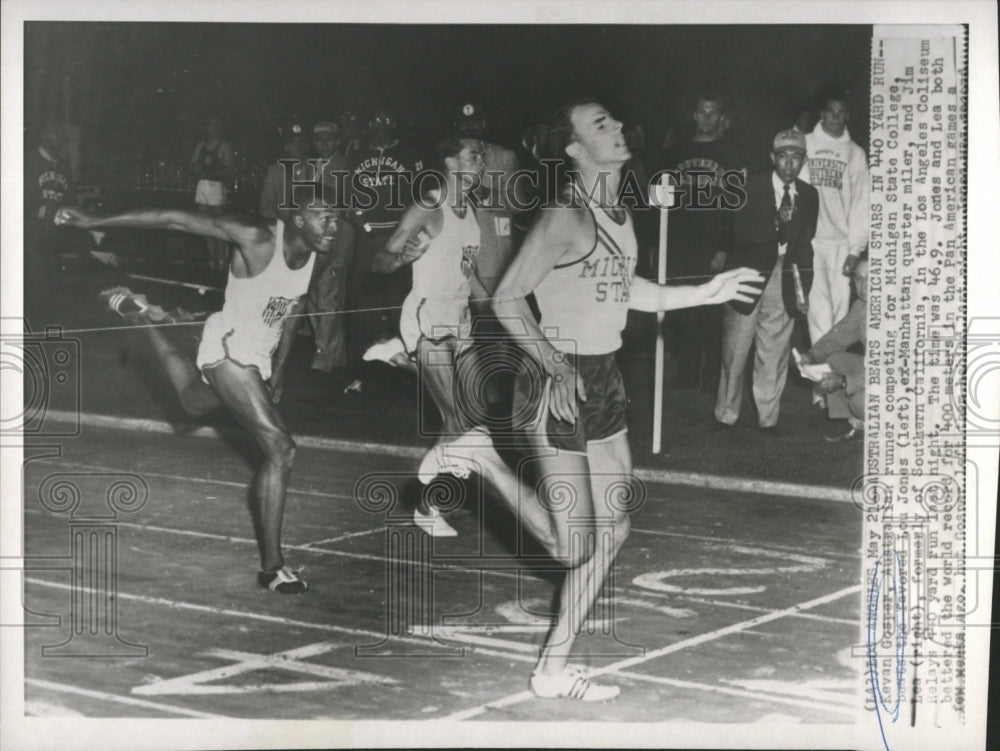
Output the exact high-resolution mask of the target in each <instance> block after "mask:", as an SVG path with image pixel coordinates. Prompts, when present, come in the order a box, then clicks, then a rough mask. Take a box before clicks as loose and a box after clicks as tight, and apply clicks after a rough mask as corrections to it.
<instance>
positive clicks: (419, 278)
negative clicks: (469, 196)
mask: <svg viewBox="0 0 1000 751" xmlns="http://www.w3.org/2000/svg"><path fill="white" fill-rule="evenodd" d="M430 195H432V196H433V197H434V198H435V199H437V195H436V194H434V193H431V194H430ZM441 216H442V217H443V221H442V223H441V232H440V233H439V234H438V236H437V237H435V238H433V239H432V240H431V241H430V245H429V246H428V248H427V251H426V252H425V253H424V254H423V255H422V256H420V258H418V259H417V260H416V261H414V262H413V292H414V293H415V294H416V295H418V296H419V297H422V298H432V299H433V298H441V299H445V298H447V299H455V298H463V299H464V298H468V296H469V293H470V292H471V291H472V288H471V285H470V283H469V279H470V278H471V277H472V274H473V273H475V269H476V256H477V255H478V254H479V222H477V221H476V214H475V212H474V211H473V210H472V206H471V204H469V203H468V202H466V209H465V216H464V217H459V216H457V215H456V214H455V212H454V211H453V210H452V208H451V206H449V205H447V203H446V204H445V205H443V206H442V207H441Z"/></svg>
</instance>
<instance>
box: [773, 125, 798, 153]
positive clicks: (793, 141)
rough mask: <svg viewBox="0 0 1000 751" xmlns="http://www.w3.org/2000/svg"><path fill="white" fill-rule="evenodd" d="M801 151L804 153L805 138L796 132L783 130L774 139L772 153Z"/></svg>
mask: <svg viewBox="0 0 1000 751" xmlns="http://www.w3.org/2000/svg"><path fill="white" fill-rule="evenodd" d="M782 150H785V151H801V152H802V153H803V154H805V153H806V137H805V135H804V134H802V133H799V132H798V131H797V130H791V129H789V130H783V131H781V132H780V133H778V135H776V136H775V137H774V147H773V148H772V151H782Z"/></svg>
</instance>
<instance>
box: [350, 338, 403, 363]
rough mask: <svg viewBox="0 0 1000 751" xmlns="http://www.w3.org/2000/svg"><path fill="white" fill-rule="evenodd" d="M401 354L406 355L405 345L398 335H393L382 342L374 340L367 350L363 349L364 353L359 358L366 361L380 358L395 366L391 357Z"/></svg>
mask: <svg viewBox="0 0 1000 751" xmlns="http://www.w3.org/2000/svg"><path fill="white" fill-rule="evenodd" d="M399 355H402V356H403V357H407V354H406V347H404V346H403V340H402V339H400V338H399V337H398V336H394V337H393V338H392V339H386V340H385V341H384V342H375V344H373V345H372V346H370V347H369V348H368V349H367V350H365V353H364V355H362V356H361V359H363V360H365V361H366V362H370V361H372V360H381V361H382V362H385V363H388V364H389V365H393V366H395V365H396V363H395V362H394V360H393V358H395V357H397V356H399Z"/></svg>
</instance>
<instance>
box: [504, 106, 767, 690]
mask: <svg viewBox="0 0 1000 751" xmlns="http://www.w3.org/2000/svg"><path fill="white" fill-rule="evenodd" d="M549 139H550V143H549V151H550V153H551V155H552V156H556V157H559V158H562V159H564V160H566V161H567V162H568V163H569V166H570V167H571V168H572V170H573V173H572V187H569V188H568V189H567V190H565V191H564V192H563V193H562V194H561V200H562V202H561V203H560V205H557V206H554V207H551V206H550V207H548V208H543V210H542V211H541V212H540V216H539V219H538V221H537V222H536V223H535V225H534V226H533V227H532V228H531V231H530V232H529V233H528V236H527V238H526V239H525V242H524V245H522V246H521V250H520V252H519V253H518V255H517V257H515V259H514V261H513V263H512V264H511V266H510V268H509V269H508V270H507V273H506V274H505V275H504V278H503V279H502V280H501V282H500V285H499V287H498V288H497V291H496V299H495V300H494V305H493V307H494V310H495V311H496V314H497V318H499V319H500V321H501V322H502V323H503V324H504V325H505V326H506V327H507V329H508V331H509V332H510V335H511V337H513V338H514V340H515V341H516V342H518V343H519V344H521V345H522V346H523V348H524V351H525V352H526V353H527V354H528V355H529V356H530V358H531V363H532V364H533V366H534V370H533V373H527V374H524V375H523V376H522V375H519V376H518V386H515V409H517V403H516V402H517V396H518V394H519V393H520V394H521V395H522V396H524V395H525V394H527V395H528V396H530V394H531V392H532V391H534V392H535V393H536V394H538V393H540V394H541V395H542V396H541V399H540V400H538V399H537V398H536V399H535V402H536V407H535V408H534V409H533V410H531V409H529V410H527V413H528V414H533V415H536V416H537V420H536V423H535V425H534V426H533V427H534V430H531V431H528V432H527V438H528V440H529V445H530V446H531V447H532V449H533V453H534V454H535V461H536V463H537V469H538V474H539V477H540V488H541V492H540V496H541V498H536V497H534V496H527V497H525V498H523V499H522V502H521V508H520V513H521V518H522V519H524V518H525V517H527V516H529V515H534V517H535V518H537V516H539V515H541V516H542V517H544V518H545V519H546V520H547V524H548V525H550V526H549V529H550V530H551V534H552V536H553V537H554V538H555V541H554V544H553V543H549V542H546V541H544V540H542V544H543V545H545V546H546V549H547V550H548V551H549V553H550V554H551V555H552V556H553V557H554V558H556V559H557V560H559V561H561V562H563V563H564V564H565V565H566V567H567V572H566V579H565V581H564V583H563V587H562V591H561V592H560V595H559V613H558V616H557V618H556V621H555V625H554V627H553V628H552V630H551V631H550V632H549V634H548V636H547V637H546V641H545V645H544V647H543V648H542V653H541V657H540V659H539V661H538V664H537V665H536V666H535V670H534V673H533V674H532V676H531V680H530V684H529V685H530V687H531V690H532V691H533V692H534V693H535V695H537V696H543V697H565V698H571V699H578V700H582V701H603V700H606V699H611V698H613V697H615V696H617V695H618V693H619V688H618V687H617V686H608V685H598V684H595V683H592V682H591V681H590V680H589V679H588V678H587V676H586V673H585V671H581V670H579V669H574V668H570V667H569V665H568V660H569V656H570V652H571V650H572V648H573V644H574V642H575V640H576V637H577V636H578V635H579V633H580V631H581V629H582V627H583V624H584V623H585V621H586V619H587V617H588V615H589V613H590V611H591V608H592V607H593V605H594V602H595V601H596V600H597V596H598V594H599V593H600V591H601V588H602V586H603V583H604V582H605V580H606V578H607V576H608V573H609V571H610V569H611V565H612V563H613V562H614V559H615V556H616V555H617V553H618V551H619V549H620V548H621V546H622V545H623V544H624V542H625V539H626V538H627V537H628V533H629V519H628V515H627V511H628V510H629V508H628V507H629V499H630V498H631V497H641V494H632V495H629V493H628V490H627V489H628V488H629V486H630V484H631V482H632V457H631V453H630V450H629V445H628V436H627V432H626V426H625V392H624V387H623V385H622V381H621V375H620V373H619V372H618V368H617V366H616V365H615V362H614V353H615V351H616V350H617V349H618V348H619V347H620V346H621V332H622V329H623V328H624V327H625V316H626V312H627V310H628V309H635V310H642V311H649V312H656V311H660V310H669V309H673V308H681V307H687V306H692V305H709V304H714V303H721V302H725V301H727V300H730V299H749V298H748V295H749V293H751V292H752V291H754V290H753V288H752V287H750V286H748V285H747V284H746V282H748V281H752V280H757V279H759V278H760V275H759V274H757V272H755V271H752V270H749V269H736V270H734V271H731V272H728V273H726V274H720V275H719V276H717V277H715V278H714V279H713V280H712V281H710V282H708V283H707V284H704V285H702V286H700V287H666V286H664V287H661V286H658V285H656V284H653V283H652V282H650V281H647V280H645V279H641V278H637V277H634V272H635V260H634V259H635V238H634V235H633V234H632V228H631V222H630V220H629V217H628V212H627V210H626V209H625V208H623V207H622V206H620V205H619V203H618V194H619V186H620V179H621V168H622V166H623V165H624V164H625V162H626V161H627V160H628V159H629V157H630V153H629V149H628V146H627V145H626V143H625V138H624V136H623V134H622V124H621V123H620V122H618V121H617V120H615V119H614V118H613V117H612V116H611V114H610V113H609V112H608V111H607V110H606V109H605V108H604V107H603V106H602V105H601V104H599V103H598V102H596V101H594V100H583V101H579V102H574V103H572V104H569V105H567V106H565V107H563V108H562V109H560V110H559V112H558V113H557V114H556V116H555V117H554V118H553V119H552V121H551V123H550V125H549ZM532 292H534V293H535V296H536V298H537V300H538V307H539V309H540V311H541V321H540V322H537V321H536V320H535V318H534V316H533V315H532V313H531V310H530V307H529V305H528V303H527V300H526V299H525V298H526V297H527V296H528V295H529V294H531V293H532ZM532 381H533V388H527V389H525V388H519V386H523V385H524V384H525V382H527V384H528V386H529V387H530V386H532ZM553 447H555V448H556V449H558V450H555V451H554V450H553ZM567 483H569V484H570V485H572V488H570V489H568V488H567V487H566V484H567ZM567 498H570V499H572V500H573V502H570V503H567V502H566V499H567ZM605 520H607V521H605ZM534 524H536V525H537V524H538V522H537V521H535V522H534ZM605 594H606V596H610V595H611V594H612V593H610V592H607V593H605ZM612 620H613V619H612Z"/></svg>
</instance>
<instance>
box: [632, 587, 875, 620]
mask: <svg viewBox="0 0 1000 751" xmlns="http://www.w3.org/2000/svg"><path fill="white" fill-rule="evenodd" d="M626 591H627V590H626ZM637 594H640V595H644V596H650V595H652V596H654V597H665V598H667V599H669V600H674V599H676V598H678V597H682V598H683V599H685V600H687V601H688V602H694V603H698V604H699V605H709V606H710V607H713V608H730V609H731V610H748V611H750V612H752V613H770V612H771V610H772V608H765V607H761V606H760V605H747V604H745V603H741V602H726V601H725V600H708V599H705V598H704V597H691V596H690V595H675V594H670V595H668V594H666V593H664V592H650V591H647V590H642V591H641V592H638V593H637ZM789 617H790V618H803V619H805V620H807V621H821V622H824V623H843V624H844V625H846V626H854V627H855V628H857V627H858V624H859V623H860V621H859V620H858V619H857V618H856V619H854V620H850V619H849V618H835V617H834V616H832V615H817V614H815V613H791V614H790V615H789ZM859 617H860V616H859Z"/></svg>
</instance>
